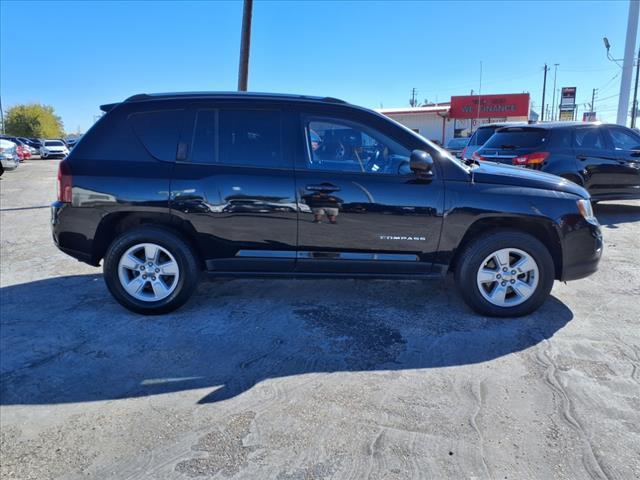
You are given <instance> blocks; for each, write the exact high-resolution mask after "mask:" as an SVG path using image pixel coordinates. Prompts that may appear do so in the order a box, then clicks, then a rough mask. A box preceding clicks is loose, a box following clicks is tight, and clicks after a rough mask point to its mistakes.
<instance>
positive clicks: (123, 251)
mask: <svg viewBox="0 0 640 480" xmlns="http://www.w3.org/2000/svg"><path fill="white" fill-rule="evenodd" d="M103 271H104V280H105V283H106V284H107V288H108V289H109V291H110V292H111V294H112V295H113V297H114V298H115V299H116V300H117V301H118V302H119V303H120V304H121V305H122V306H123V307H125V308H127V309H129V310H131V311H133V312H136V313H141V314H143V315H159V314H163V313H168V312H171V311H173V310H175V309H177V308H178V307H180V306H182V305H183V304H184V303H185V302H186V301H187V300H188V299H189V297H191V295H192V294H193V292H194V291H195V289H196V286H197V284H198V279H199V276H200V270H199V268H198V261H197V259H196V255H195V253H194V252H193V249H192V248H191V247H190V245H189V244H188V243H187V242H185V241H184V240H183V239H182V238H181V237H180V236H178V235H176V234H175V233H173V232H171V231H170V230H167V229H164V228H162V227H156V226H144V227H138V228H135V229H133V230H129V231H126V232H124V233H122V234H121V235H119V236H118V237H116V239H115V240H114V241H113V242H112V243H111V245H110V246H109V248H108V250H107V253H106V254H105V257H104V265H103Z"/></svg>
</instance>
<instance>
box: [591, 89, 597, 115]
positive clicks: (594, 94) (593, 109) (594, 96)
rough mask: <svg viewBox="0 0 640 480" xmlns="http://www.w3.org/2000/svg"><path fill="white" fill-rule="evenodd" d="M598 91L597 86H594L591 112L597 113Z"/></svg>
mask: <svg viewBox="0 0 640 480" xmlns="http://www.w3.org/2000/svg"><path fill="white" fill-rule="evenodd" d="M597 91H598V89H597V88H594V89H593V91H592V92H591V113H595V111H596V105H595V102H596V92H597Z"/></svg>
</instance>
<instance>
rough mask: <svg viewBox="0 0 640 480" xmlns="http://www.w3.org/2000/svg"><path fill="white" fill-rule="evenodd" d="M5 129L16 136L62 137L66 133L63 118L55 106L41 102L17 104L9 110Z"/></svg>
mask: <svg viewBox="0 0 640 480" xmlns="http://www.w3.org/2000/svg"><path fill="white" fill-rule="evenodd" d="M5 131H6V133H7V135H13V136H14V137H30V138H61V137H62V136H63V135H64V128H63V125H62V119H61V118H60V117H59V116H58V115H56V114H55V111H54V110H53V107H51V106H49V105H41V104H39V103H30V104H27V105H15V106H13V107H11V108H10V109H9V110H7V113H6V115H5Z"/></svg>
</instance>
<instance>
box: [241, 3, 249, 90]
mask: <svg viewBox="0 0 640 480" xmlns="http://www.w3.org/2000/svg"><path fill="white" fill-rule="evenodd" d="M252 11H253V0H244V7H243V9H242V33H241V37H240V66H239V68H238V91H240V92H246V91H247V84H248V81H249V50H250V48H251V15H252Z"/></svg>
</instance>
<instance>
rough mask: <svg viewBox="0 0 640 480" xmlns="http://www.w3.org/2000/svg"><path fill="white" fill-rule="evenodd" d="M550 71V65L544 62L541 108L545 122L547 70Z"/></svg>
mask: <svg viewBox="0 0 640 480" xmlns="http://www.w3.org/2000/svg"><path fill="white" fill-rule="evenodd" d="M548 71H549V67H547V64H546V63H545V64H544V80H543V81H542V107H541V108H540V121H541V122H544V95H545V93H546V92H547V72H548Z"/></svg>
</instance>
